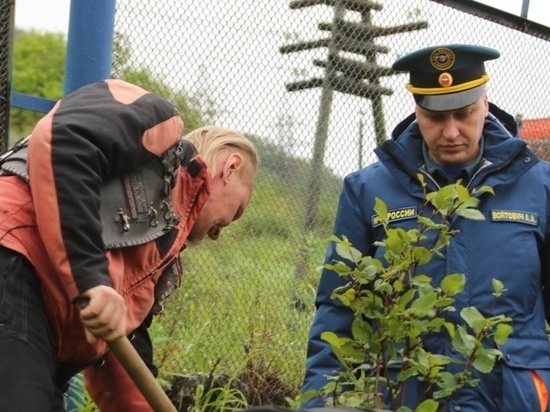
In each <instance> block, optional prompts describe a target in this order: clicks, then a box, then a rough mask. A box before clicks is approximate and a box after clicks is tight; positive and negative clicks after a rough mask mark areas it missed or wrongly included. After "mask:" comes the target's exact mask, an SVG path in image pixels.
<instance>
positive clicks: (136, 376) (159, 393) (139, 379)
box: [76, 298, 178, 412]
mask: <svg viewBox="0 0 550 412" xmlns="http://www.w3.org/2000/svg"><path fill="white" fill-rule="evenodd" d="M76 303H77V304H78V306H79V307H80V308H81V309H83V308H85V307H86V306H88V304H89V300H88V299H87V298H79V299H77V301H76ZM107 345H109V349H111V351H112V352H113V353H114V355H115V356H116V358H117V359H118V361H119V362H120V364H121V365H122V367H123V368H124V370H125V371H126V373H128V375H129V376H130V378H132V381H134V384H135V385H136V386H137V388H138V389H139V391H140V392H141V394H142V395H143V397H144V398H145V399H146V400H147V402H148V403H149V406H151V408H153V411H155V412H178V411H177V409H176V407H175V406H174V404H173V403H172V401H171V400H170V398H169V397H168V395H167V394H166V392H164V389H162V386H160V383H159V382H158V381H157V379H156V378H155V376H154V375H153V374H152V373H151V371H150V370H149V368H148V367H147V365H146V364H145V362H144V361H143V359H141V356H139V353H138V352H137V350H136V348H134V346H133V345H132V344H131V343H130V340H129V339H128V338H127V337H126V336H122V337H120V338H118V339H115V340H112V341H108V342H107Z"/></svg>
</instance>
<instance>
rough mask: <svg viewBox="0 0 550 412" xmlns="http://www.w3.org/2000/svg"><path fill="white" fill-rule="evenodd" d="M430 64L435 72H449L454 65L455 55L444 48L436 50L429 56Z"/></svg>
mask: <svg viewBox="0 0 550 412" xmlns="http://www.w3.org/2000/svg"><path fill="white" fill-rule="evenodd" d="M430 63H431V64H432V66H433V67H435V68H436V69H437V70H449V69H450V68H451V67H453V65H454V64H455V54H454V53H453V51H452V50H451V49H448V48H446V47H440V48H437V49H435V50H434V51H433V52H432V53H431V54H430Z"/></svg>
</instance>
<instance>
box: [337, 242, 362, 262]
mask: <svg viewBox="0 0 550 412" xmlns="http://www.w3.org/2000/svg"><path fill="white" fill-rule="evenodd" d="M336 253H337V254H338V256H340V257H342V258H343V259H346V260H349V261H351V262H353V263H357V262H359V261H360V260H361V257H362V256H363V254H362V253H361V252H360V251H358V250H357V249H355V248H354V247H352V246H347V245H343V244H341V243H336Z"/></svg>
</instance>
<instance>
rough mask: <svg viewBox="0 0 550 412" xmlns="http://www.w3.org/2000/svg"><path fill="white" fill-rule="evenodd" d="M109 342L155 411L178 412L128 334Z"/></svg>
mask: <svg viewBox="0 0 550 412" xmlns="http://www.w3.org/2000/svg"><path fill="white" fill-rule="evenodd" d="M107 344H108V345H109V348H110V349H111V351H112V352H113V353H114V354H115V356H116V357H117V359H118V361H119V362H120V364H121V365H122V366H123V368H124V370H126V372H127V373H128V375H130V378H132V380H133V381H134V383H135V385H136V386H137V388H138V389H139V391H140V392H141V394H142V395H143V397H144V398H145V399H146V400H147V402H149V405H150V406H151V408H153V410H154V411H155V412H177V410H176V407H175V406H174V404H173V403H172V401H171V400H170V398H169V397H168V395H167V394H166V392H164V389H162V387H161V386H160V384H159V382H158V381H157V379H156V378H155V377H154V376H153V374H152V373H151V371H150V370H149V368H148V367H147V365H146V364H145V362H144V361H143V359H141V356H139V354H138V353H137V351H136V349H135V348H134V347H133V346H132V344H131V343H130V341H129V340H128V338H127V337H126V336H123V337H121V338H118V339H115V340H113V341H110V342H107Z"/></svg>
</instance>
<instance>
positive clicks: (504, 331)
mask: <svg viewBox="0 0 550 412" xmlns="http://www.w3.org/2000/svg"><path fill="white" fill-rule="evenodd" d="M513 330H514V329H513V328H512V326H510V325H507V324H505V323H499V324H498V325H497V327H496V330H495V335H494V337H493V339H494V340H495V342H496V343H498V344H499V345H503V344H505V343H506V341H507V340H508V336H509V335H510V333H512V332H513Z"/></svg>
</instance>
